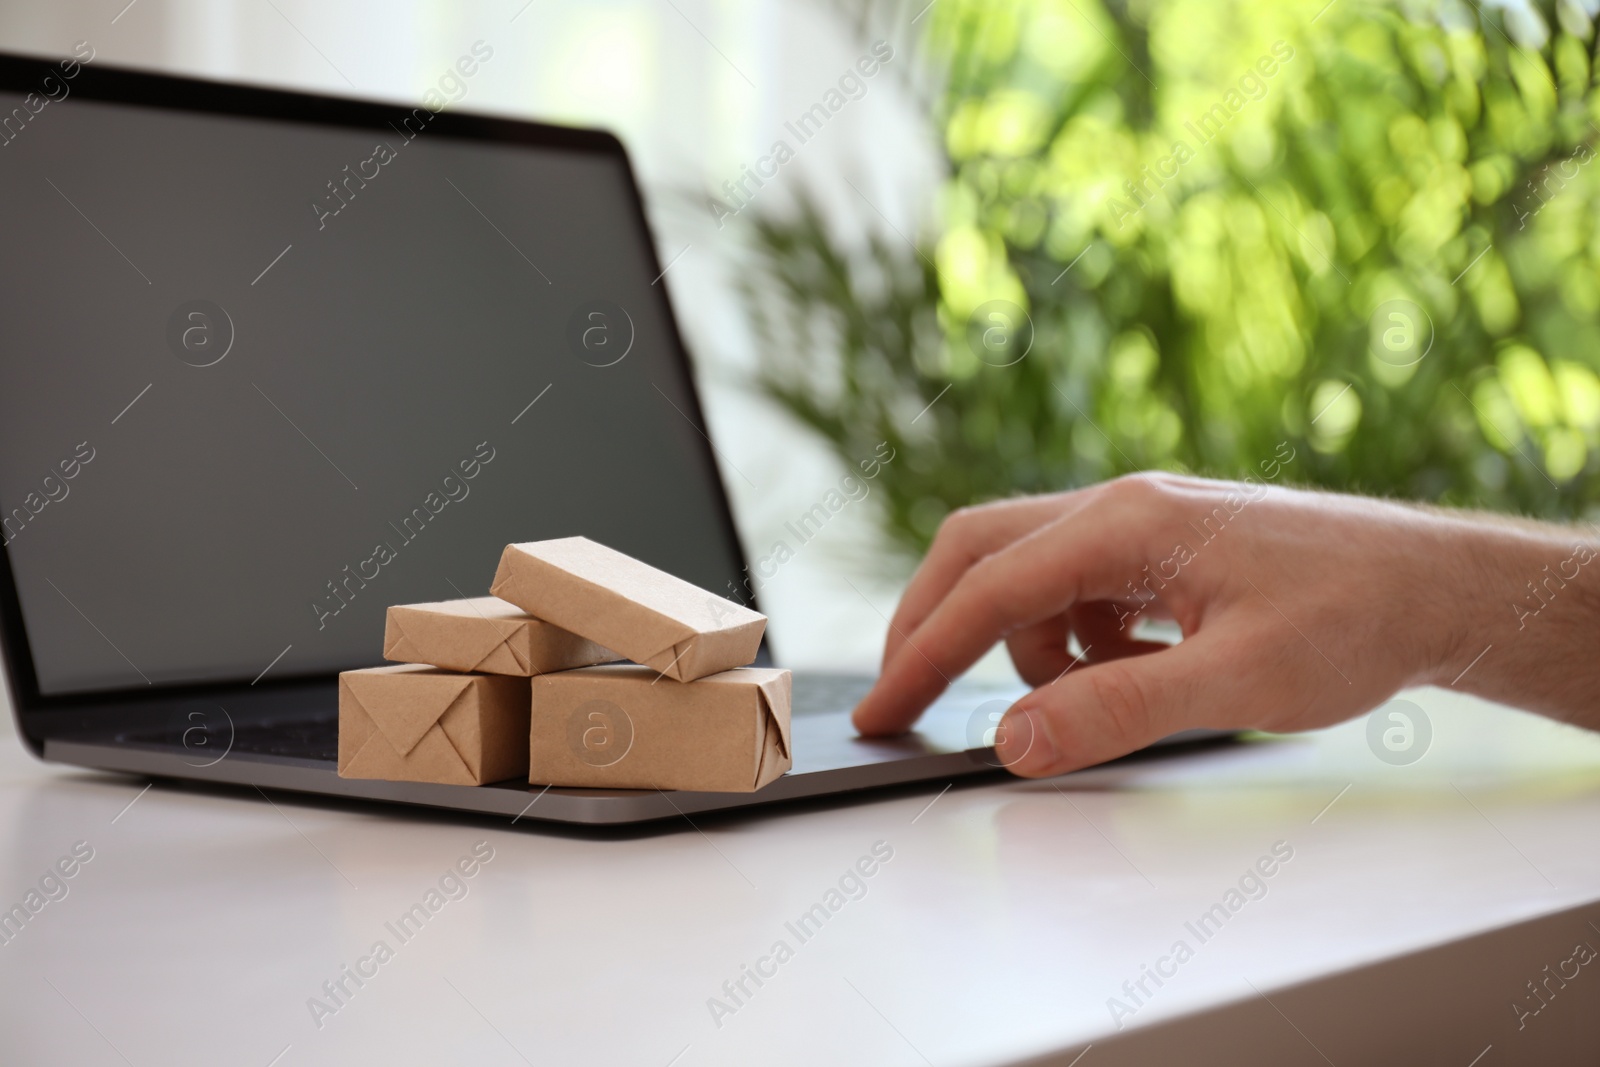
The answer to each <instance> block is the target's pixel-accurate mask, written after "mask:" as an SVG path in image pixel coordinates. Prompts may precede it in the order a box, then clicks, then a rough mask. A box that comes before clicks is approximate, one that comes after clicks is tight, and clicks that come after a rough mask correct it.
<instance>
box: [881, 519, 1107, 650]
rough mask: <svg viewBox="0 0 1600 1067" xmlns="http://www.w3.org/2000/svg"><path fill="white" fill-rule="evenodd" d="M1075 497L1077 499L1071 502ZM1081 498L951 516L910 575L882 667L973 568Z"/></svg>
mask: <svg viewBox="0 0 1600 1067" xmlns="http://www.w3.org/2000/svg"><path fill="white" fill-rule="evenodd" d="M1075 497H1076V498H1078V499H1076V500H1074V498H1075ZM1082 498H1083V491H1082V490H1080V491H1078V492H1072V493H1053V494H1051V495H1049V496H1038V497H1024V498H1021V499H1017V500H998V501H995V502H994V503H991V504H980V505H978V506H976V507H971V508H962V509H961V510H960V511H955V512H952V513H951V514H950V516H949V517H948V518H946V519H945V521H944V523H943V524H942V525H941V526H940V527H939V532H938V533H937V534H935V535H934V539H933V545H932V546H931V547H930V548H929V549H928V554H927V556H926V557H924V558H923V561H922V564H921V565H920V566H919V567H918V568H917V572H916V573H915V574H913V575H912V576H911V582H910V584H908V585H907V586H906V591H905V592H904V593H903V594H901V596H900V606H899V607H897V608H895V612H894V617H893V618H892V619H890V620H889V633H888V635H887V636H886V637H885V638H884V642H883V666H884V667H885V668H887V667H888V665H889V661H890V660H892V659H894V657H895V655H896V654H897V653H898V652H899V651H900V650H901V648H902V647H903V646H904V645H905V638H906V635H907V634H909V633H911V632H912V631H914V630H915V629H916V628H917V627H918V626H920V625H922V620H923V619H925V618H927V617H928V613H929V612H931V611H932V610H933V609H934V608H935V607H937V606H938V604H939V602H940V601H941V600H943V599H944V598H945V595H946V594H947V593H949V592H950V589H951V587H952V586H954V585H955V584H956V582H958V581H959V580H960V579H961V576H962V575H963V574H965V573H966V572H967V571H968V570H969V569H970V568H971V567H972V566H973V565H974V564H976V563H977V562H978V561H979V560H981V559H983V558H984V557H985V556H988V555H991V554H993V553H995V552H997V551H999V550H1000V549H1002V548H1004V547H1005V546H1006V545H1009V544H1011V543H1012V542H1014V541H1016V540H1017V539H1018V538H1021V537H1026V536H1027V535H1028V534H1030V533H1033V532H1034V531H1035V530H1037V529H1039V527H1041V526H1044V525H1045V524H1047V523H1049V522H1052V521H1054V520H1055V519H1057V518H1059V517H1060V516H1061V515H1062V514H1063V513H1064V512H1065V511H1068V510H1071V509H1073V508H1076V507H1081V506H1082V502H1083V499H1082Z"/></svg>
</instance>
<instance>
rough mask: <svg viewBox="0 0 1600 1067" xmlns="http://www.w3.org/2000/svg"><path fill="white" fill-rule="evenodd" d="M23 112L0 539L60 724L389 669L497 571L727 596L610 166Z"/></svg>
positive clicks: (227, 127)
mask: <svg viewBox="0 0 1600 1067" xmlns="http://www.w3.org/2000/svg"><path fill="white" fill-rule="evenodd" d="M57 84H60V82H59V79H58V80H57ZM40 99H42V97H41V95H40V94H37V93H36V94H34V95H33V96H32V97H31V98H28V97H27V94H26V93H25V92H0V117H3V119H4V121H3V123H0V125H3V131H4V132H3V134H0V137H3V144H0V203H4V204H5V205H6V211H5V214H4V218H3V221H0V231H3V233H4V238H3V240H4V249H5V251H4V253H3V254H0V328H3V330H4V341H3V344H4V355H3V357H0V515H3V517H4V520H3V521H4V538H5V542H6V548H7V551H8V553H9V558H10V563H11V567H12V570H13V573H14V578H15V582H16V586H17V592H18V598H19V602H20V607H21V613H22V618H23V621H24V624H25V626H26V631H27V636H28V639H29V641H30V643H31V646H32V651H33V657H34V670H35V674H36V677H37V681H38V686H39V690H40V692H41V693H42V694H45V695H51V694H69V693H81V692H87V691H95V690H110V689H123V688H129V687H143V686H145V685H147V684H148V685H156V686H159V685H164V684H175V683H191V682H211V681H215V682H224V681H238V682H250V681H251V680H252V679H254V678H257V677H259V676H261V675H262V673H263V672H265V671H267V670H268V669H269V668H270V671H271V673H272V675H273V676H274V677H292V676H308V675H316V674H324V673H328V672H332V671H335V670H338V669H342V668H349V667H356V666H363V665H368V664H373V663H377V662H380V661H381V655H380V654H381V649H382V635H383V621H384V609H385V607H386V606H387V605H390V604H402V603H410V602H416V601H429V600H443V599H451V598H455V597H461V596H481V595H484V594H485V593H487V591H488V586H489V582H490V579H491V577H492V575H493V573H494V569H495V565H496V563H497V561H498V559H499V555H500V550H501V549H502V547H504V546H505V545H506V544H507V543H509V542H513V541H528V540H537V539H542V538H547V537H559V536H568V535H574V534H582V535H584V536H587V537H590V538H593V539H595V540H598V541H601V542H604V543H606V544H609V545H611V546H612V547H615V548H617V549H620V550H622V551H624V552H627V553H629V554H631V555H634V556H637V557H639V558H641V559H643V560H645V561H647V562H649V563H652V564H655V565H656V566H659V567H662V568H664V569H666V570H668V571H671V572H673V573H675V574H677V575H679V576H681V577H683V578H686V579H688V580H689V581H692V582H695V583H697V584H699V585H701V586H703V587H704V588H706V589H707V590H711V591H715V592H719V593H726V592H728V591H729V590H730V589H736V588H738V587H739V586H738V580H739V578H740V577H741V556H740V552H739V548H738V546H737V543H736V540H735V537H734V535H733V533H732V530H731V527H730V524H729V521H728V517H727V510H726V502H725V500H724V497H723V490H722V487H721V484H720V482H719V480H718V475H717V472H716V469H715V465H714V462H713V460H712V456H711V452H710V450H709V442H708V441H707V440H706V439H705V437H704V436H703V435H702V432H701V431H702V428H703V422H702V421H701V418H700V414H699V411H698V408H697V407H696V405H695V401H694V398H693V395H692V391H691V386H690V384H689V382H688V380H687V377H686V371H685V368H684V365H683V360H682V356H681V354H680V351H679V341H678V338H677V334H676V332H675V329H674V327H673V325H672V320H671V317H670V312H669V311H668V308H667V305H666V295H665V292H664V288H665V286H664V283H663V282H661V281H660V280H658V279H657V277H656V276H657V272H658V270H659V268H658V267H657V265H656V261H655V259H654V257H653V255H652V252H651V248H650V244H649V235H648V233H647V232H646V230H645V228H644V226H643V223H642V221H641V219H640V217H639V214H638V211H637V208H636V206H635V200H634V196H635V194H634V190H633V188H632V184H631V182H632V179H631V177H630V174H629V172H628V170H627V168H626V165H625V162H624V160H623V158H622V157H621V155H620V154H619V153H616V152H614V151H606V150H604V149H603V148H598V147H584V146H581V145H574V146H571V147H568V146H563V145H559V144H544V145H541V144H537V143H529V144H519V143H506V142H497V141H491V140H476V139H468V138H465V137H462V136H450V135H446V134H445V133H444V132H442V130H441V127H443V126H444V125H445V123H446V122H447V121H448V120H449V118H450V117H449V116H433V115H431V114H430V113H429V112H427V111H425V110H419V111H416V112H408V111H405V110H404V109H401V108H395V109H393V111H394V114H393V121H392V122H389V123H385V124H383V126H379V125H378V124H376V123H373V124H370V125H369V126H367V127H361V126H354V125H352V126H348V127H346V126H334V125H322V124H311V123H298V122H292V121H282V120H278V119H271V118H265V117H239V116H234V115H223V114H216V113H206V112H189V111H183V110H172V109H165V108H160V107H150V106H137V105H132V104H125V103H111V102H103V101H99V100H91V99H86V98H85V94H79V95H77V96H74V97H69V98H67V99H63V100H48V101H47V102H46V103H45V104H44V105H43V106H40V105H39V103H38V101H39V100H40ZM531 140H533V141H537V140H538V138H536V137H534V138H531ZM547 140H548V138H547Z"/></svg>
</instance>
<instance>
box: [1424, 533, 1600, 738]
mask: <svg viewBox="0 0 1600 1067" xmlns="http://www.w3.org/2000/svg"><path fill="white" fill-rule="evenodd" d="M1459 536H1460V551H1459V552H1458V553H1455V554H1454V555H1455V560H1456V562H1455V564H1454V565H1453V566H1450V567H1449V568H1448V573H1447V576H1446V578H1445V582H1446V583H1447V584H1446V586H1445V588H1444V589H1442V590H1441V596H1440V597H1439V604H1438V608H1439V610H1440V611H1442V612H1444V613H1446V614H1447V615H1453V616H1454V618H1453V619H1451V618H1448V617H1447V618H1445V619H1443V620H1441V622H1442V625H1443V628H1444V632H1445V633H1446V634H1447V635H1448V640H1447V643H1446V645H1445V646H1443V654H1442V655H1441V656H1440V657H1439V660H1438V662H1437V663H1435V664H1434V665H1433V671H1432V677H1431V678H1430V680H1431V681H1433V682H1434V683H1435V684H1438V685H1443V686H1452V687H1454V688H1455V689H1458V690H1464V691H1467V692H1471V693H1475V694H1477V695H1479V696H1482V697H1485V698H1488V699H1490V700H1496V701H1500V702H1503V703H1507V704H1514V705H1516V706H1518V707H1522V708H1527V709H1528V710H1530V711H1537V712H1540V713H1542V714H1545V715H1549V716H1551V717H1553V718H1557V719H1561V720H1563V721H1566V722H1572V723H1575V724H1577V725H1580V726H1584V727H1587V728H1589V729H1600V531H1597V530H1596V528H1595V527H1593V526H1558V525H1553V524H1540V523H1528V522H1499V523H1484V522H1482V521H1481V517H1479V516H1473V517H1472V521H1471V522H1467V521H1463V522H1461V523H1460V534H1459ZM1430 614H1431V613H1430Z"/></svg>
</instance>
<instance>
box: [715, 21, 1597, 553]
mask: <svg viewBox="0 0 1600 1067" xmlns="http://www.w3.org/2000/svg"><path fill="white" fill-rule="evenodd" d="M1325 2H1326V0H1310V2H1308V3H1299V2H1294V0H1291V2H1283V0H1148V2H1145V3H1116V2H1114V0H940V2H939V3H937V4H935V5H934V6H932V7H931V8H930V9H928V11H927V12H926V15H925V17H924V18H922V19H921V20H919V22H918V29H919V31H920V36H919V37H918V39H917V40H916V41H915V44H914V47H909V48H906V47H903V49H902V50H903V51H905V52H909V53H910V54H909V55H907V56H905V57H904V62H903V63H901V66H902V68H904V67H907V66H910V67H912V68H914V73H913V74H912V76H911V77H910V78H908V79H907V81H906V86H907V87H908V88H910V89H913V90H920V92H921V96H922V99H924V101H925V104H926V108H927V111H928V113H929V116H930V120H931V122H932V123H933V125H934V128H935V129H936V131H937V133H938V134H939V140H940V147H941V149H942V151H943V153H944V156H945V159H946V160H947V165H948V169H947V177H946V178H945V180H944V181H943V186H942V192H941V195H940V198H939V204H938V209H937V218H936V219H935V220H934V221H933V222H931V223H930V224H929V225H928V227H927V228H926V229H925V230H924V231H923V232H921V233H920V234H918V235H916V236H915V238H914V239H908V238H906V237H902V236H901V235H900V234H899V232H898V231H895V230H893V229H892V228H889V227H885V228H884V229H883V231H882V233H881V235H879V236H866V237H863V236H861V234H860V233H854V234H841V233H839V232H837V230H836V229H834V228H832V227H831V226H830V224H829V221H828V215H827V214H826V213H825V212H824V210H823V209H822V208H821V206H820V205H819V203H818V202H817V200H816V198H814V197H813V196H810V195H808V194H802V195H800V196H799V197H798V198H797V201H796V204H794V205H790V206H788V207H785V208H784V209H781V210H778V209H773V208H770V207H767V208H764V213H763V214H760V215H757V216H756V217H755V218H754V221H753V222H752V223H751V224H750V226H749V230H748V232H749V234H750V235H751V237H752V239H753V248H754V251H755V256H754V260H753V264H752V269H750V270H749V271H747V272H746V273H745V275H744V281H743V285H744V291H745V296H746V299H747V303H748V306H749V308H750V310H751V311H752V313H753V315H752V317H753V320H754V322H755V324H756V326H757V330H758V333H759V335H760V336H761V338H762V341H763V369H762V372H761V379H760V386H761V388H762V390H763V391H764V392H765V393H766V394H767V395H769V396H770V397H772V398H774V399H776V400H777V401H778V402H779V403H780V404H781V405H782V406H783V407H784V408H785V409H787V410H788V411H789V412H791V413H792V414H793V415H795V416H796V417H798V418H799V419H800V420H801V421H802V422H804V423H805V424H806V425H808V426H810V427H811V428H813V429H814V430H816V431H817V432H819V433H820V434H822V435H823V437H824V438H825V439H826V440H827V441H828V442H829V443H830V444H831V445H832V447H833V448H834V449H835V450H836V451H837V452H838V454H839V455H840V456H841V458H843V459H844V460H845V461H846V462H847V463H852V464H853V463H854V461H855V460H856V459H858V458H860V457H861V456H865V455H869V454H871V452H872V449H873V447H874V446H875V445H876V443H877V442H879V441H882V440H888V441H890V442H892V443H893V444H894V446H895V447H896V449H898V450H899V452H900V455H901V456H902V457H903V458H902V459H899V460H897V461H896V462H895V463H894V464H892V465H890V466H889V467H886V468H885V471H884V474H883V476H882V479H881V491H880V494H879V499H880V501H881V502H882V503H883V504H884V506H885V509H886V510H885V512H884V515H885V520H886V528H887V530H888V532H889V534H890V535H891V539H892V541H893V542H894V543H895V544H896V545H897V546H898V547H900V548H902V549H905V550H908V551H919V550H920V549H922V548H923V547H925V546H926V543H927V541H928V539H929V538H930V537H931V535H932V533H933V532H934V530H935V528H936V527H937V524H938V522H939V520H940V519H941V518H942V517H943V516H944V514H945V513H946V512H947V511H949V510H951V509H953V508H955V507H959V506H961V505H963V504H967V503H972V502H976V501H981V500H985V499H992V498H995V497H1000V496H1006V495H1010V494H1014V493H1019V492H1039V491H1049V490H1055V489H1061V488H1066V487H1071V486H1076V485H1082V484H1086V483H1089V482H1093V481H1097V480H1100V479H1104V478H1107V477H1111V476H1114V475H1116V474H1119V473H1122V472H1126V471H1130V470H1136V469H1146V468H1163V469H1169V470H1181V471H1193V472H1198V473H1203V474H1213V475H1219V476H1231V477H1238V476H1243V475H1246V474H1248V473H1252V472H1254V473H1256V474H1257V475H1258V476H1260V474H1261V471H1262V470H1263V469H1264V465H1265V464H1267V463H1269V462H1270V461H1271V460H1272V459H1273V458H1274V456H1275V454H1276V453H1277V451H1278V449H1279V446H1280V444H1281V443H1283V442H1288V443H1289V445H1290V446H1291V447H1293V448H1294V450H1295V455H1296V458H1295V460H1294V461H1293V462H1291V463H1289V464H1287V465H1286V466H1285V468H1284V473H1283V475H1282V476H1281V478H1280V480H1283V481H1292V482H1296V483H1299V484H1310V485H1319V486H1326V487H1330V488H1336V489H1346V490H1354V491H1362V492H1370V493H1377V494H1384V495H1393V496H1401V497H1408V498H1416V499H1425V500H1433V501H1439V502H1445V503H1452V504H1462V505H1475V506H1485V507H1493V508H1498V509H1506V510H1515V511H1520V512H1524V513H1529V514H1537V515H1545V516H1577V515H1585V514H1591V515H1592V514H1594V513H1595V512H1596V511H1597V508H1600V376H1597V373H1596V372H1597V371H1600V327H1597V322H1596V311H1597V309H1600V270H1597V266H1600V225H1597V223H1600V196H1597V194H1600V178H1597V175H1600V168H1597V167H1594V166H1591V165H1589V164H1590V162H1591V161H1592V159H1593V156H1594V151H1593V149H1592V147H1591V145H1592V144H1593V142H1595V141H1596V140H1600V127H1597V125H1596V122H1597V119H1600V94H1597V92H1596V89H1595V77H1596V71H1595V34H1594V26H1593V22H1592V21H1591V16H1590V13H1589V9H1594V8H1596V7H1600V0H1563V2H1562V3H1559V4H1546V5H1543V6H1541V5H1538V4H1534V5H1532V6H1527V5H1510V6H1501V7H1494V6H1490V5H1488V4H1485V5H1483V6H1482V7H1479V6H1478V5H1477V4H1476V3H1475V2H1473V0H1464V2H1454V0H1452V2H1444V3H1381V2H1376V0H1335V2H1334V3H1332V4H1329V5H1327V6H1326V7H1324V4H1325ZM916 6H917V7H920V6H921V4H920V3H919V4H917V5H916ZM913 13H914V12H913ZM870 14H872V12H871V11H870V10H869V11H868V12H867V14H864V15H863V16H862V17H863V25H867V24H868V23H870V21H871V20H870V18H868V15H870ZM879 14H881V12H879ZM891 14H893V15H894V17H895V18H896V19H898V21H899V24H900V25H904V24H905V21H906V18H905V9H904V8H899V9H898V10H897V11H895V12H891ZM1269 71H1270V73H1269ZM930 87H931V88H930ZM1180 145H1181V146H1182V148H1180V147H1179V146H1180ZM861 206H862V207H863V209H864V210H863V213H862V214H863V218H864V219H865V220H867V221H870V222H873V223H877V222H878V218H877V216H876V215H875V214H874V213H873V212H872V211H870V210H865V208H866V205H865V204H863V205H861ZM869 229H870V230H872V231H873V232H877V231H876V228H875V227H869ZM913 244H914V245H915V247H912V245H913ZM1397 300H1398V301H1409V302H1410V305H1404V304H1401V305H1396V304H1393V303H1392V302H1393V301H1397ZM996 301H999V302H1000V303H994V302H996ZM1007 305H1011V306H1014V307H1015V308H1016V309H1017V311H1016V312H1014V313H1010V314H1008V313H1007V312H1006V311H1005V309H1006V307H1007ZM1396 307H1399V308H1401V309H1402V310H1403V311H1404V309H1406V308H1408V307H1414V308H1415V309H1420V312H1421V314H1420V316H1418V315H1417V314H1415V313H1411V312H1406V313H1405V314H1403V315H1402V317H1401V318H1398V319H1396V318H1393V317H1391V313H1392V312H1393V311H1394V309H1395V308H1396ZM996 309H1000V310H998V311H997V310H996ZM1412 320H1414V321H1412ZM1408 327H1409V328H1410V329H1411V330H1412V331H1414V339H1413V337H1412V336H1408V334H1407V332H1406V331H1407V328H1408ZM1396 331H1398V332H1396ZM1386 338H1387V342H1386V340H1385V339H1386ZM1030 340H1031V344H1030V343H1029V342H1030ZM1408 340H1411V341H1412V343H1413V344H1414V345H1415V346H1416V351H1415V352H1414V353H1413V355H1412V356H1410V357H1408V358H1398V357H1397V356H1396V355H1395V354H1394V353H1393V351H1392V349H1394V348H1395V347H1396V345H1399V346H1402V347H1403V346H1404V344H1405V343H1406V342H1407V341H1408ZM1430 341H1431V343H1430ZM1424 346H1426V354H1425V355H1421V349H1422V347H1424ZM1024 348H1026V354H1023V350H1024ZM1404 355H1405V353H1404V352H1402V353H1401V356H1404ZM1417 355H1421V358H1420V359H1416V358H1415V357H1416V356H1417ZM1019 357H1020V358H1019ZM930 405H931V406H930Z"/></svg>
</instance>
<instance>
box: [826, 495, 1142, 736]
mask: <svg viewBox="0 0 1600 1067" xmlns="http://www.w3.org/2000/svg"><path fill="white" fill-rule="evenodd" d="M1155 518H1156V516H1155V514H1154V512H1153V510H1152V508H1151V506H1150V500H1149V498H1148V497H1147V496H1146V495H1145V494H1143V493H1142V492H1140V491H1138V490H1118V491H1115V492H1108V493H1104V494H1097V495H1096V497H1095V498H1094V500H1093V503H1092V506H1083V507H1078V508H1075V509H1073V510H1071V511H1069V512H1068V513H1067V514H1066V515H1064V516H1062V517H1061V518H1059V519H1057V520H1055V521H1054V522H1051V523H1049V524H1047V525H1045V526H1042V527H1040V528H1039V529H1037V530H1035V531H1034V532H1033V533H1031V534H1028V535H1027V536H1025V537H1022V538H1020V539H1019V540H1017V541H1014V542H1012V543H1011V544H1010V545H1008V546H1006V547H1004V548H1002V549H1000V550H999V551H998V552H995V553H992V554H991V555H988V556H986V557H984V558H983V559H982V560H980V561H979V562H978V563H977V564H975V565H973V566H972V567H969V568H968V569H967V570H966V572H965V573H964V574H962V575H961V577H960V578H958V579H957V580H956V582H955V584H954V585H953V586H952V587H951V588H950V591H949V593H948V594H947V595H946V596H945V597H944V598H943V599H942V600H941V601H940V602H939V603H938V605H937V606H936V607H934V608H933V610H932V611H931V612H929V613H928V615H927V617H926V618H925V619H924V620H923V621H922V623H921V624H920V625H919V626H918V627H917V628H916V629H915V630H913V631H911V632H910V633H909V634H903V635H902V639H903V647H902V648H900V649H899V651H897V652H896V653H895V655H894V657H893V658H892V659H891V660H890V661H889V662H888V663H887V664H886V665H885V667H884V670H883V673H882V674H881V675H880V676H879V678H878V681H877V684H876V685H874V686H873V688H872V691H871V692H870V693H868V694H867V696H866V697H865V698H864V699H863V700H862V701H861V703H860V704H859V705H857V707H856V710H855V714H854V722H855V725H856V728H857V729H858V730H860V731H861V732H862V733H864V734H868V735H874V734H891V733H899V732H901V731H904V730H906V729H908V728H909V727H910V726H911V724H912V723H914V722H916V720H917V717H918V716H919V715H921V714H922V711H923V709H924V708H926V707H927V706H928V705H929V704H930V703H932V702H933V700H934V699H935V698H937V697H938V695H939V694H940V693H942V692H943V691H944V690H945V688H946V687H947V686H948V685H949V684H950V681H951V679H953V678H954V677H955V676H957V675H959V674H961V673H962V672H963V671H965V670H966V669H967V668H968V667H970V666H972V664H973V663H975V662H977V660H978V658H979V657H980V656H982V655H983V654H984V653H985V652H986V651H988V650H989V648H990V647H991V646H993V645H994V644H995V642H997V641H999V640H1000V639H1001V638H1002V637H1004V636H1006V634H1008V633H1009V632H1011V631H1012V630H1015V629H1017V628H1019V627H1023V626H1028V625H1032V624H1033V623H1037V622H1039V621H1041V620H1043V619H1047V618H1049V617H1051V616H1052V615H1055V614H1058V613H1060V612H1062V611H1064V610H1066V609H1067V608H1069V607H1071V606H1072V605H1073V604H1075V603H1078V602H1081V601H1087V600H1104V599H1110V598H1111V597H1112V596H1114V595H1117V594H1119V593H1121V594H1126V591H1127V585H1128V582H1129V579H1130V578H1131V577H1132V576H1133V575H1136V574H1137V573H1138V572H1139V569H1140V568H1141V567H1142V566H1144V564H1145V563H1147V562H1148V561H1149V560H1150V558H1151V552H1150V544H1151V543H1152V542H1153V540H1154V539H1155V536H1156V535H1155V526H1156V523H1155Z"/></svg>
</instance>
